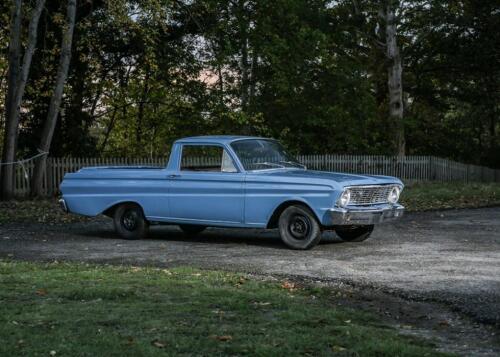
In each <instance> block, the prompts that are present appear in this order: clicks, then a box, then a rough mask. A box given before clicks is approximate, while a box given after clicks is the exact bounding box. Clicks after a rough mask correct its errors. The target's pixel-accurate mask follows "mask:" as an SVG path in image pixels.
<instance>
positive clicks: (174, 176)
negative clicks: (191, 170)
mask: <svg viewBox="0 0 500 357" xmlns="http://www.w3.org/2000/svg"><path fill="white" fill-rule="evenodd" d="M167 177H168V178H176V177H181V175H179V174H170V175H168V176H167Z"/></svg>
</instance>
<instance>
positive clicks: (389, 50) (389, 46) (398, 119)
mask: <svg viewBox="0 0 500 357" xmlns="http://www.w3.org/2000/svg"><path fill="white" fill-rule="evenodd" d="M396 6H397V1H394V0H385V1H380V10H379V16H380V18H381V19H382V23H383V24H385V53H386V57H387V85H388V89H389V117H390V118H391V119H392V120H391V121H392V122H394V123H395V125H396V145H397V149H396V153H397V155H398V156H404V155H405V131H404V121H403V78H402V77H403V76H402V74H403V67H402V65H401V54H400V51H399V47H398V43H397V36H396V33H397V31H396Z"/></svg>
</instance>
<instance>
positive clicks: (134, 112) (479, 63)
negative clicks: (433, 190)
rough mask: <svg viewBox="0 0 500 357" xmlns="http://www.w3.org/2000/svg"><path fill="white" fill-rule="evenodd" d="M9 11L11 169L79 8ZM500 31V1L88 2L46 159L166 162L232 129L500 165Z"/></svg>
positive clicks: (306, 143) (43, 107) (5, 51)
mask: <svg viewBox="0 0 500 357" xmlns="http://www.w3.org/2000/svg"><path fill="white" fill-rule="evenodd" d="M21 3H22V4H21ZM17 6H19V9H18V10H16V9H17ZM37 9H41V10H40V12H39V20H38V19H36V15H37ZM0 10H1V12H0V14H1V15H0V16H1V17H2V18H1V27H0V46H1V48H2V56H0V75H1V77H0V88H1V89H2V93H5V94H4V95H2V96H1V99H0V109H1V120H2V122H1V129H0V130H2V132H1V133H0V134H1V135H0V137H1V138H0V140H1V141H2V142H1V144H2V145H3V146H4V147H5V144H6V142H8V141H9V140H14V141H13V142H14V143H15V144H14V146H12V145H10V147H14V148H17V151H16V150H14V152H11V151H9V150H7V151H6V150H5V149H4V153H3V154H4V158H3V159H2V161H4V162H5V161H12V160H14V159H15V158H24V157H28V156H31V155H34V154H36V153H37V152H38V151H37V149H39V148H41V149H44V148H42V147H41V146H40V145H41V133H42V132H43V128H44V126H47V125H48V124H47V121H49V120H51V119H50V118H51V117H52V118H53V114H54V111H52V112H51V108H52V110H53V106H51V101H52V99H51V98H53V96H54V88H56V87H57V85H56V84H58V83H59V82H57V81H58V78H59V77H58V73H60V72H61V71H60V65H59V64H60V59H61V57H62V56H61V52H64V51H63V49H62V48H61V43H64V42H63V37H64V36H65V33H66V32H67V28H68V14H67V12H68V1H67V0H60V1H59V0H54V1H49V2H44V1H34V0H32V1H28V0H24V1H22V2H21V1H20V0H16V1H4V2H2V3H1V5H0ZM16 16H17V17H16ZM35 20H36V21H38V24H35V26H33V23H34V21H35ZM30 24H31V26H30ZM33 28H35V29H36V33H34V32H33V31H32V30H33ZM499 28H500V1H498V0H493V1H483V2H478V1H432V2H428V1H394V0H386V1H368V0H357V1H355V0H340V1H323V0H276V1H261V0H220V1H218V0H217V1H216V0H203V1H201V0H191V1H184V0H149V1H125V0H108V1H99V0H85V1H83V0H82V1H79V2H78V3H77V4H76V15H75V26H74V33H73V42H72V44H71V45H70V48H71V56H70V58H71V60H70V61H69V67H68V72H67V79H66V81H65V84H64V87H63V88H64V92H63V94H62V96H61V99H60V105H58V107H59V108H58V109H59V110H57V111H56V112H55V113H56V119H57V120H54V121H53V122H52V123H53V124H54V129H53V140H52V142H51V143H50V145H49V146H50V155H51V156H56V157H57V156H75V157H85V156H86V157H97V156H105V157H106V156H107V157H113V156H130V157H144V156H151V157H154V156H164V155H165V154H166V153H167V151H168V150H169V147H170V144H171V142H172V140H174V139H175V138H178V137H180V136H186V135H200V134H213V133H222V134H224V133H226V134H229V133H231V134H256V135H266V136H273V137H276V138H278V139H281V140H283V141H284V143H285V144H286V145H287V146H288V147H289V148H290V149H291V150H293V151H295V152H297V153H301V154H310V153H314V154H325V153H328V154H330V153H339V154H340V153H350V154H408V155H435V156H442V157H448V158H451V159H454V160H458V161H462V162H467V163H474V164H482V165H488V166H493V167H500V155H499V154H498V153H499V152H500V134H499V126H500V125H499V110H500V108H499V107H500V100H499V95H500V38H499V36H497V32H498V29H499ZM33 35H34V36H33ZM13 36H14V37H13ZM16 36H18V40H16V38H17V37H16ZM31 44H32V45H33V48H32V52H33V53H34V55H33V57H32V59H31V60H30V61H31V65H29V64H28V67H25V60H24V59H25V58H27V55H28V57H29V53H30V48H31V47H30V45H31ZM63 46H64V45H63ZM23 56H24V57H23ZM28 62H29V61H28ZM13 63H17V64H18V65H16V66H13V65H12V64H13ZM9 69H10V70H9ZM25 69H27V71H24V70H25ZM23 73H26V80H25V83H26V86H25V89H23V91H21V92H24V93H21V95H20V96H19V95H17V99H18V102H19V104H18V105H17V104H15V105H14V106H12V105H11V104H12V103H16V102H15V101H14V99H13V98H14V97H16V94H15V93H14V92H13V91H12V88H13V87H12V86H11V83H15V82H14V81H19V78H22V76H23V75H24V74H23ZM14 77H16V78H17V79H15V78H14ZM56 82H57V83H56ZM63 82H64V81H63ZM59 84H60V83H59ZM9 88H10V90H9ZM17 88H19V87H18V86H17ZM18 94H19V93H18ZM56 104H57V103H56ZM16 108H19V110H18V118H19V119H18V120H19V125H17V123H16V122H15V121H13V120H12V119H11V118H12V115H13V114H12V113H13V112H15V111H16ZM49 112H50V113H51V114H50V115H49ZM14 116H15V114H14ZM9 123H10V124H9ZM9 125H10V126H9ZM12 125H13V126H12ZM12 127H14V128H18V129H19V130H18V133H19V135H18V136H17V131H16V130H14V131H15V133H14V132H13V130H12V129H9V128H12ZM12 135H14V136H15V137H13V136H12ZM42 142H43V141H42ZM42 146H43V145H42ZM49 146H47V147H49ZM6 155H7V156H6ZM2 171H3V172H4V173H5V172H7V171H8V169H7V170H6V167H5V166H4V167H2Z"/></svg>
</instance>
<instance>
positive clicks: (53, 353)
mask: <svg viewBox="0 0 500 357" xmlns="http://www.w3.org/2000/svg"><path fill="white" fill-rule="evenodd" d="M49 354H50V355H51V356H55V355H56V354H57V352H56V351H54V350H52V351H50V352H49Z"/></svg>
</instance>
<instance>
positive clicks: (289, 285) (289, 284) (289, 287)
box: [281, 281, 297, 291]
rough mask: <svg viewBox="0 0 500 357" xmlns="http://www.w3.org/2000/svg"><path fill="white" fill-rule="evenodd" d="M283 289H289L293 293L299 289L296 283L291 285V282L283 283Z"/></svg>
mask: <svg viewBox="0 0 500 357" xmlns="http://www.w3.org/2000/svg"><path fill="white" fill-rule="evenodd" d="M281 287H282V288H283V289H287V290H290V291H293V290H295V289H296V288H297V286H296V285H295V284H294V283H291V282H289V281H285V282H283V284H281Z"/></svg>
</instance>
